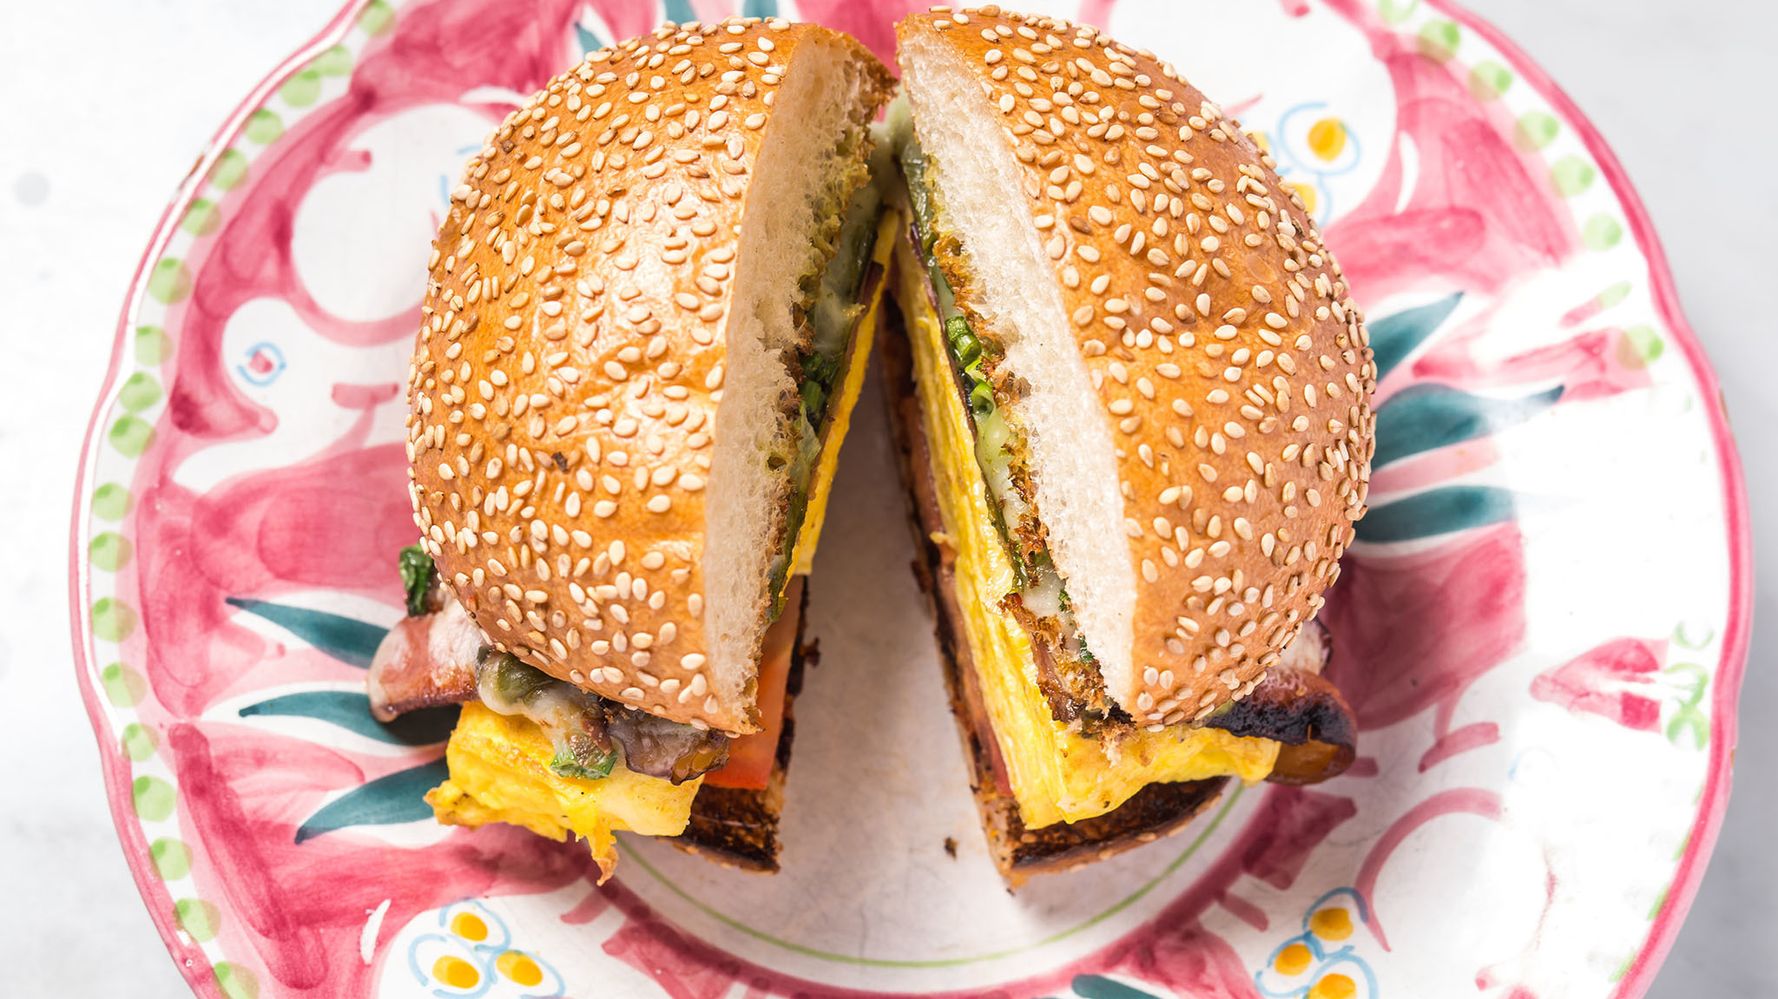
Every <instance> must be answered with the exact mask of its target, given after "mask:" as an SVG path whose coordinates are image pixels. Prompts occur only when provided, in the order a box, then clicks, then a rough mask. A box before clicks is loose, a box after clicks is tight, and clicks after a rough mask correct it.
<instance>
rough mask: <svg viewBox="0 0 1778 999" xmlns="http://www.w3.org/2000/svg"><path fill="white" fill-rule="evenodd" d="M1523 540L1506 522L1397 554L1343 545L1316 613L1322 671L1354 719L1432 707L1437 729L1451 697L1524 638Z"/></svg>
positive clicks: (1368, 724)
mask: <svg viewBox="0 0 1778 999" xmlns="http://www.w3.org/2000/svg"><path fill="white" fill-rule="evenodd" d="M1522 549H1523V540H1522V538H1521V537H1520V534H1519V529H1518V527H1517V525H1515V524H1513V523H1510V522H1508V523H1503V524H1496V525H1494V526H1492V527H1487V528H1482V529H1479V530H1476V531H1472V532H1469V533H1466V534H1463V535H1461V536H1459V537H1457V538H1455V539H1453V540H1452V541H1450V542H1449V543H1447V544H1444V545H1442V546H1439V547H1434V548H1429V549H1426V550H1422V551H1416V552H1413V553H1411V554H1406V555H1399V556H1393V557H1388V556H1378V555H1373V554H1372V553H1370V552H1367V551H1365V550H1363V549H1362V548H1360V549H1359V550H1357V551H1353V552H1350V553H1348V554H1347V556H1346V560H1345V561H1344V562H1343V563H1342V566H1343V569H1344V571H1343V572H1342V573H1341V576H1340V585H1339V586H1338V587H1336V588H1335V590H1334V592H1333V593H1332V595H1331V597H1330V599H1329V601H1328V606H1327V609H1326V610H1325V611H1323V613H1324V614H1325V615H1326V620H1327V623H1328V631H1329V632H1330V633H1331V634H1332V636H1333V642H1334V653H1333V658H1332V664H1331V667H1330V671H1331V676H1332V677H1333V679H1334V681H1335V683H1337V684H1338V685H1339V688H1340V690H1341V691H1343V692H1344V693H1345V695H1346V699H1347V701H1349V702H1350V703H1351V705H1352V708H1353V710H1354V711H1356V712H1357V714H1358V720H1359V724H1360V725H1362V726H1363V727H1365V728H1381V727H1383V726H1386V725H1393V724H1395V723H1396V722H1399V721H1402V720H1403V719H1406V718H1410V717H1412V716H1414V715H1417V714H1419V713H1420V712H1421V711H1424V710H1426V709H1427V708H1428V707H1436V708H1437V709H1438V712H1437V725H1436V732H1437V733H1438V734H1443V733H1444V732H1445V731H1446V729H1447V727H1448V724H1449V718H1450V714H1451V712H1452V711H1453V710H1454V709H1455V706H1456V701H1457V698H1458V697H1460V696H1461V695H1462V693H1463V691H1464V690H1466V689H1468V687H1469V685H1470V684H1472V683H1474V682H1475V681H1476V680H1477V679H1478V678H1479V677H1481V676H1482V675H1483V674H1485V673H1487V672H1488V671H1489V670H1491V669H1493V668H1494V667H1495V665H1497V664H1498V663H1499V662H1500V661H1501V660H1502V659H1503V658H1505V656H1506V655H1507V654H1508V653H1510V652H1511V651H1512V650H1514V649H1515V648H1517V647H1518V645H1519V643H1520V642H1521V641H1522V640H1523V638H1524V634H1525V609H1524V595H1525V565H1524V561H1523V556H1522V554H1521V552H1522Z"/></svg>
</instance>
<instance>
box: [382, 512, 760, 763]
mask: <svg viewBox="0 0 1778 999" xmlns="http://www.w3.org/2000/svg"><path fill="white" fill-rule="evenodd" d="M400 566H401V579H402V585H403V587H404V588H405V589H406V591H407V605H408V612H409V614H410V616H415V617H418V616H420V615H423V614H428V613H435V612H437V611H438V610H439V609H440V608H441V607H442V606H443V605H444V603H445V601H446V600H447V599H448V598H447V597H446V595H445V593H444V588H443V587H442V586H441V585H439V580H438V570H437V569H436V568H435V567H434V566H433V564H432V560H431V559H429V558H427V557H426V554H425V552H424V551H423V550H421V549H420V548H418V547H414V548H406V549H403V550H402V552H401V559H400ZM475 681H476V682H475V695H474V699H477V700H480V701H481V702H482V703H483V704H484V705H486V706H487V707H488V708H489V709H490V710H492V711H495V712H497V713H499V714H503V715H517V716H520V717H523V718H526V719H529V720H530V721H531V722H532V723H534V724H536V725H537V727H538V728H540V729H542V730H543V731H544V734H546V735H548V736H549V737H550V742H551V743H552V744H553V745H554V747H555V755H554V756H553V757H552V758H551V759H550V763H549V768H550V769H551V770H552V771H554V772H555V773H557V774H560V775H561V776H563V777H576V778H579V779H582V780H598V779H600V778H602V777H608V776H610V774H611V771H612V769H613V768H614V767H616V766H617V765H619V764H620V763H621V764H622V765H623V766H624V767H626V768H627V769H629V770H631V771H633V772H635V773H639V774H646V775H648V776H650V777H659V778H661V779H663V780H668V781H671V782H673V783H674V784H681V783H684V782H685V781H688V780H691V779H693V778H694V777H699V776H702V775H703V774H706V773H709V772H710V771H712V770H715V769H717V768H718V767H721V766H722V765H723V764H724V763H726V762H728V741H729V740H728V736H726V735H724V734H723V733H721V732H715V731H711V730H709V729H698V728H694V727H693V726H691V725H682V724H679V723H677V722H671V721H667V720H666V719H664V718H657V717H655V716H654V715H651V714H648V713H647V712H644V711H637V710H635V709H634V708H631V707H629V706H627V705H620V704H616V703H613V702H611V701H607V700H605V699H604V698H601V697H599V696H597V695H595V694H592V693H589V692H587V691H585V690H582V689H580V688H579V687H576V686H574V685H573V684H571V683H564V682H562V681H561V680H557V679H556V678H555V677H553V676H550V675H549V674H548V673H545V672H543V671H542V670H540V669H537V668H535V667H532V666H528V665H526V664H525V663H522V662H520V661H519V660H518V659H517V658H515V657H514V656H512V655H509V654H507V653H505V652H499V651H496V650H495V649H494V648H493V647H492V646H483V647H482V649H481V651H480V652H479V653H477V655H476V662H475Z"/></svg>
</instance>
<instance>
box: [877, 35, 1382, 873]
mask: <svg viewBox="0 0 1778 999" xmlns="http://www.w3.org/2000/svg"><path fill="white" fill-rule="evenodd" d="M897 39H898V43H899V47H898V55H897V58H898V61H899V63H900V70H901V80H902V89H903V97H902V98H900V99H898V100H897V102H896V104H895V105H894V106H893V107H892V108H891V110H890V113H889V131H890V134H891V141H892V143H893V144H894V146H895V148H896V156H897V160H898V163H899V165H900V167H901V170H902V172H903V174H904V176H905V185H906V194H905V197H906V202H905V204H906V209H907V216H908V225H907V228H906V229H905V231H904V232H903V233H901V234H900V238H898V240H897V242H896V246H895V251H894V261H893V267H892V275H891V279H890V283H891V295H892V298H893V300H894V302H895V305H896V310H897V311H898V312H899V314H900V317H901V321H900V323H899V325H900V326H901V327H903V328H904V329H905V333H906V336H905V338H904V337H900V336H895V335H886V336H884V337H881V338H879V339H880V340H881V341H882V343H881V348H880V350H881V353H882V355H883V357H884V362H885V379H886V383H887V384H888V386H889V388H890V392H889V397H890V406H891V410H892V424H893V425H894V427H895V430H896V433H897V437H898V440H899V450H900V453H901V455H902V464H903V471H904V474H905V476H906V478H907V485H908V489H909V492H910V494H911V496H912V497H913V500H914V502H913V504H912V505H913V508H914V510H915V513H916V518H915V519H916V521H917V527H918V530H917V537H918V542H919V546H920V550H921V552H922V558H920V559H919V560H917V561H918V568H919V572H920V575H921V581H922V583H923V584H924V586H925V588H926V590H927V591H928V592H929V593H930V594H931V595H932V598H933V605H934V610H935V612H936V617H937V622H938V631H939V639H940V644H941V647H942V648H943V650H944V656H943V658H944V660H945V663H946V668H947V673H948V678H949V681H950V689H951V697H952V706H953V709H954V712H955V714H956V716H957V719H958V722H959V729H960V731H961V734H962V736H963V740H964V744H965V748H966V751H967V753H968V755H969V759H970V763H971V766H972V769H973V783H974V785H975V790H976V797H977V802H978V805H979V808H980V812H981V817H982V822H983V826H984V829H985V831H986V834H987V836H988V840H989V844H990V852H991V854H992V855H993V857H994V859H995V862H996V863H997V864H998V865H999V867H1000V869H1001V871H1002V873H1003V874H1004V875H1005V876H1006V877H1007V879H1008V880H1009V881H1011V882H1013V883H1014V884H1016V883H1017V882H1018V881H1019V880H1021V879H1022V878H1024V877H1026V876H1028V875H1030V874H1032V873H1037V872H1042V871H1049V870H1056V869H1062V868H1068V867H1072V866H1076V865H1078V864H1080V863H1083V862H1086V861H1089V860H1093V859H1095V858H1098V857H1102V856H1106V855H1109V854H1111V853H1115V852H1117V851H1119V850H1122V849H1125V848H1127V847H1129V846H1132V845H1134V844H1136V843H1140V842H1145V841H1148V840H1151V839H1154V838H1155V837H1157V836H1160V835H1163V834H1165V833H1166V832H1168V831H1170V830H1172V829H1175V828H1177V827H1179V826H1180V825H1181V824H1183V823H1184V822H1185V821H1186V820H1188V819H1189V818H1191V816H1192V815H1193V814H1195V813H1196V812H1197V811H1199V810H1200V809H1202V808H1203V807H1205V806H1206V805H1207V804H1208V803H1209V802H1210V801H1211V800H1213V799H1214V798H1215V797H1216V796H1217V793H1218V792H1219V790H1220V789H1221V788H1222V787H1223V786H1224V785H1225V784H1226V783H1227V781H1229V780H1230V779H1240V780H1243V781H1249V782H1252V781H1259V780H1267V779H1269V780H1273V781H1282V782H1289V783H1307V782H1312V781H1317V780H1323V779H1326V778H1328V777H1331V776H1333V775H1335V774H1337V773H1339V772H1340V771H1342V770H1343V769H1345V767H1346V766H1347V765H1348V764H1349V763H1350V762H1351V761H1352V759H1353V755H1354V752H1355V739H1354V731H1355V724H1354V721H1353V717H1352V713H1351V710H1350V709H1349V707H1348V706H1347V705H1346V703H1345V701H1344V699H1343V698H1341V696H1340V694H1339V692H1338V691H1337V690H1336V689H1335V688H1334V687H1333V686H1332V685H1331V684H1330V683H1329V682H1328V681H1327V679H1326V678H1325V677H1324V676H1323V667H1324V666H1325V664H1326V660H1327V649H1328V648H1329V643H1328V641H1327V636H1326V634H1325V633H1324V632H1323V631H1322V630H1321V629H1320V628H1319V627H1318V626H1317V625H1316V624H1315V623H1314V618H1315V614H1316V612H1317V610H1319V609H1320V607H1321V606H1322V603H1323V594H1324V592H1325V591H1326V589H1327V588H1328V587H1329V586H1331V585H1333V583H1334V581H1335V579H1337V578H1338V576H1339V561H1340V556H1341V553H1342V552H1344V551H1345V550H1346V548H1347V547H1348V546H1349V545H1350V544H1351V543H1352V540H1353V537H1354V531H1353V525H1354V523H1355V522H1356V521H1357V520H1358V519H1359V518H1360V517H1361V516H1363V514H1364V512H1365V493H1366V487H1367V482H1368V479H1369V473H1370V459H1371V454H1372V449H1373V434H1374V430H1375V421H1374V417H1373V415H1372V410H1371V405H1370V398H1371V393H1372V389H1373V387H1374V384H1375V381H1376V369H1375V366H1374V364H1373V361H1372V356H1371V351H1370V349H1369V347H1368V345H1367V342H1366V337H1365V328H1364V324H1363V321H1362V319H1361V317H1360V315H1359V313H1358V311H1357V310H1356V309H1355V308H1354V307H1353V306H1352V303H1351V302H1350V300H1349V299H1348V297H1347V289H1346V285H1345V282H1344V280H1343V279H1342V277H1341V274H1340V270H1339V268H1338V266H1337V265H1336V264H1335V262H1334V260H1333V258H1332V257H1331V256H1330V255H1329V254H1328V252H1327V250H1326V248H1325V247H1323V246H1322V244H1321V239H1320V236H1319V234H1318V233H1317V231H1316V229H1315V226H1314V223H1313V222H1312V221H1311V220H1310V218H1309V217H1308V213H1307V212H1306V211H1305V209H1304V207H1303V204H1302V202H1301V201H1300V200H1299V199H1298V198H1297V197H1296V195H1295V194H1294V193H1293V192H1292V190H1291V189H1290V188H1289V187H1288V186H1287V185H1286V184H1285V183H1284V182H1283V181H1282V180H1281V179H1280V178H1279V176H1278V174H1277V172H1276V170H1275V169H1274V164H1273V162H1272V160H1271V159H1270V158H1269V157H1268V156H1267V155H1266V153H1265V152H1264V151H1263V150H1262V149H1260V148H1259V147H1258V146H1256V144H1255V143H1254V141H1253V140H1252V139H1250V138H1249V137H1248V136H1246V135H1244V134H1243V133H1242V132H1241V130H1240V128H1239V126H1238V124H1237V123H1236V122H1235V121H1234V120H1232V119H1230V118H1229V117H1227V116H1225V115H1224V114H1223V113H1222V112H1221V111H1219V110H1218V108H1217V107H1216V106H1215V105H1214V104H1212V103H1211V102H1210V101H1209V100H1207V99H1206V98H1205V97H1204V95H1203V94H1202V93H1200V92H1199V91H1198V90H1196V89H1195V88H1193V87H1192V86H1191V85H1190V84H1188V83H1186V82H1185V81H1184V80H1183V79H1181V78H1180V76H1179V75H1178V74H1177V73H1176V72H1175V71H1174V70H1173V69H1172V68H1171V67H1169V66H1167V65H1165V64H1163V63H1161V62H1159V61H1157V60H1156V59H1155V58H1154V57H1153V56H1151V55H1148V54H1146V53H1142V52H1138V51H1135V50H1132V49H1130V48H1127V47H1125V46H1123V45H1120V44H1118V43H1117V42H1114V41H1112V40H1110V39H1108V38H1106V37H1104V36H1103V35H1101V34H1099V33H1098V32H1096V31H1095V30H1094V29H1092V28H1090V27H1082V26H1077V25H1073V24H1069V23H1067V22H1064V21H1060V20H1056V19H1053V18H1047V17H1026V16H1021V15H1017V14H1013V13H1008V12H1002V11H1000V10H998V9H996V8H993V7H984V8H981V9H977V10H969V11H955V12H953V11H950V10H948V9H943V8H941V9H939V10H935V11H934V12H932V13H929V14H920V15H913V16H910V17H908V18H906V19H904V20H903V21H902V22H901V23H900V24H899V25H898V27H897ZM895 325H897V324H896V323H895V322H894V321H893V320H891V321H889V322H888V323H886V328H890V327H894V326H895Z"/></svg>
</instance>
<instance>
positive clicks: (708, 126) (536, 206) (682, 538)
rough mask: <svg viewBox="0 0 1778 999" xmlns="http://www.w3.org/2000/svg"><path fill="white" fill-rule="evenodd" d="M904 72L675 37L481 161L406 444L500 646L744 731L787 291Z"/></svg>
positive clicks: (427, 523)
mask: <svg viewBox="0 0 1778 999" xmlns="http://www.w3.org/2000/svg"><path fill="white" fill-rule="evenodd" d="M889 85H890V81H889V78H888V75H887V71H886V70H885V69H884V68H883V67H882V66H881V64H879V63H878V62H877V61H876V60H875V59H874V58H873V57H872V56H871V55H870V54H869V53H868V52H867V51H865V50H864V48H863V47H862V46H860V45H859V44H858V43H857V42H854V41H852V40H851V39H849V38H846V37H845V36H843V35H840V34H837V33H835V32H832V31H828V30H825V29H822V28H818V27H812V26H807V25H792V24H789V23H787V22H784V21H779V20H771V21H763V22H762V21H759V20H755V19H747V20H732V21H724V22H722V23H720V24H711V25H688V26H685V27H683V28H677V27H674V26H672V25H667V26H663V27H662V28H661V29H660V30H658V31H657V32H655V33H654V34H653V35H652V36H649V37H645V38H641V39H637V40H633V41H629V42H626V43H624V44H622V45H620V46H618V47H616V48H612V49H604V50H600V51H598V52H594V53H592V54H590V55H588V56H587V58H586V60H585V61H584V62H583V63H581V64H580V66H579V67H577V68H576V69H574V70H572V71H570V72H568V73H566V74H564V75H562V76H560V77H558V78H556V79H555V80H553V81H551V82H550V84H549V87H548V88H547V89H546V90H545V91H543V92H542V93H540V94H538V95H536V96H535V97H533V98H532V99H531V100H530V101H528V102H527V103H526V104H525V105H524V106H523V107H521V108H520V109H519V110H517V111H516V112H514V113H513V114H512V115H511V116H509V117H508V118H507V119H506V121H505V122H504V123H502V124H501V126H500V127H499V129H498V130H497V131H496V132H495V133H494V135H493V136H492V137H491V138H490V139H489V140H488V142H487V144H486V146H485V147H484V148H483V149H482V150H481V152H480V153H478V154H477V155H476V156H475V157H474V158H473V159H472V160H471V161H470V163H469V166H468V169H467V171H466V174H465V178H464V182H463V184H462V185H461V186H459V187H458V188H457V189H456V191H454V192H453V193H452V196H451V209H450V214H449V216H448V218H447V219H446V220H445V223H444V225H443V227H442V229H441V231H440V233H439V237H438V240H437V242H436V244H435V246H434V250H433V256H432V260H431V281H430V283H429V286H428V290H427V295H426V301H425V306H424V312H423V322H422V326H421V330H420V334H419V340H418V344H417V348H416V352H415V356H414V362H413V369H412V375H411V379H410V384H409V402H410V405H411V411H412V415H411V418H410V421H409V424H408V442H409V459H410V464H411V467H412V480H413V481H412V487H411V489H412V495H413V502H414V510H415V518H416V521H417V522H418V524H419V527H420V530H421V532H422V534H423V536H424V542H425V545H426V548H427V550H428V551H429V552H430V553H431V555H432V557H433V559H434V560H435V562H436V563H437V565H438V567H439V569H440V571H441V574H442V577H443V578H444V579H445V580H447V581H448V582H449V583H450V585H451V586H452V587H453V588H454V589H455V590H456V592H457V595H458V597H459V598H460V599H461V600H462V602H463V605H464V607H465V608H467V609H468V610H469V611H470V613H471V614H473V615H474V616H475V619H476V621H477V623H478V624H479V625H480V626H481V628H482V629H483V630H484V631H485V632H486V633H487V634H488V636H489V638H490V640H491V641H492V642H493V643H494V644H495V645H496V646H498V647H500V648H502V649H505V650H507V651H510V652H512V653H513V654H514V655H517V656H518V657H519V658H521V659H523V660H524V661H526V662H528V663H530V664H532V665H534V666H537V667H538V668H540V669H543V670H545V671H547V672H549V673H550V674H551V675H553V676H556V677H558V678H560V679H563V680H567V681H568V682H571V683H574V684H577V685H579V686H581V687H583V688H585V689H587V690H590V691H593V692H594V693H597V694H599V695H601V696H604V697H608V698H610V699H612V700H614V701H617V702H619V703H622V704H626V705H633V706H635V707H637V708H640V709H643V710H646V711H649V712H652V713H654V714H657V715H660V716H662V717H666V718H669V719H672V720H674V721H681V722H688V723H691V724H694V725H709V726H712V727H715V728H718V729H722V730H725V731H730V732H747V731H753V730H755V729H756V728H757V721H756V711H755V707H754V687H755V681H756V676H757V657H758V651H759V643H760V639H761V637H762V635H763V633H764V630H765V626H766V624H767V616H768V615H767V607H768V601H769V594H768V593H767V592H766V585H767V583H766V577H767V570H768V567H769V566H770V564H771V562H772V560H773V559H774V558H776V557H777V556H778V554H779V552H780V550H781V549H782V547H783V545H784V543H785V539H784V537H783V530H784V515H783V505H784V501H785V498H786V496H787V494H788V475H787V473H785V472H783V471H782V470H780V471H778V472H768V471H767V468H766V462H765V460H764V453H763V452H764V449H766V448H768V447H770V446H772V445H773V444H774V443H776V442H777V438H779V437H781V436H782V435H784V434H785V433H787V432H788V426H789V424H788V416H787V414H786V403H785V400H786V399H788V398H789V395H788V393H791V392H794V388H795V387H794V384H793V383H792V381H791V378H790V375H789V372H788V371H787V370H786V368H785V364H784V352H785V351H787V350H789V349H791V348H793V347H794V346H795V342H794V341H795V338H796V336H797V335H798V334H797V331H796V330H795V329H793V328H792V320H791V315H790V313H791V308H790V306H791V303H793V302H794V301H795V300H796V297H797V282H798V280H799V279H800V278H801V276H802V274H803V273H804V272H809V271H812V270H813V269H814V268H815V267H818V266H819V261H810V260H809V259H808V258H809V257H810V254H811V253H813V252H815V251H814V250H812V248H811V240H810V239H809V234H810V232H811V231H812V229H813V228H814V226H815V225H816V223H817V222H818V221H819V220H818V219H817V218H816V217H815V215H816V211H817V209H816V206H817V205H818V204H819V203H820V199H821V197H822V194H823V191H824V189H825V187H826V186H827V185H829V184H830V183H831V180H832V178H833V177H834V176H835V175H836V172H837V171H839V170H840V169H841V166H842V165H841V164H839V163H838V162H837V158H838V157H839V155H840V154H839V151H838V150H839V146H840V143H841V139H842V137H843V136H845V135H847V134H850V133H855V132H858V131H862V130H863V129H865V128H866V127H867V126H868V123H869V121H870V119H871V117H872V116H873V115H874V113H875V111H876V108H877V106H878V105H879V104H880V103H881V101H882V99H883V98H884V96H885V95H886V92H887V90H888V87H889ZM774 112H776V113H774ZM743 223H745V224H743ZM799 265H806V266H803V269H802V270H801V271H799Z"/></svg>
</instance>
